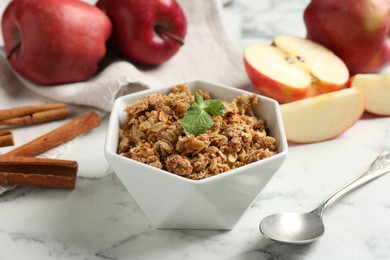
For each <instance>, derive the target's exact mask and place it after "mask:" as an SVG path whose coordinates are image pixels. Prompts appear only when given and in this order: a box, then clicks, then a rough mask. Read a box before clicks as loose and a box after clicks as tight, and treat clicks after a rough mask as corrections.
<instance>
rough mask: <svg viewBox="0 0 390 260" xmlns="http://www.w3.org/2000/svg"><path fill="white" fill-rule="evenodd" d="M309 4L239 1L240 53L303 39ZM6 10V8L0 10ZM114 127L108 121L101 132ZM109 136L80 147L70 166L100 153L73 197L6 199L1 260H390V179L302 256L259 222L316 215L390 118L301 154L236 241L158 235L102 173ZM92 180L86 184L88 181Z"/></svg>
mask: <svg viewBox="0 0 390 260" xmlns="http://www.w3.org/2000/svg"><path fill="white" fill-rule="evenodd" d="M308 2H309V1H308V0H290V1H278V0H261V1H259V0H234V1H233V2H232V3H231V4H229V5H227V6H226V7H225V8H224V15H225V16H224V19H225V22H226V28H227V29H228V30H229V33H230V35H231V36H232V38H233V39H234V40H235V42H236V43H237V45H238V46H240V47H241V48H244V47H245V46H247V45H248V44H251V43H269V42H270V41H271V40H272V38H273V37H274V36H275V35H277V34H279V33H291V34H295V35H300V36H304V35H305V26H304V24H303V20H302V13H303V10H304V8H305V6H306V5H307V3H308ZM0 7H1V4H0ZM106 124H107V121H106V120H105V121H104V122H103V127H102V129H104V126H105V125H106ZM104 136H105V132H104V131H102V130H101V131H98V132H96V133H94V136H93V138H92V137H91V136H90V137H87V138H85V139H81V141H80V142H76V144H74V147H72V148H71V149H69V150H68V151H66V152H65V155H63V157H64V158H75V159H77V158H83V159H85V150H84V149H83V147H85V146H87V145H93V147H95V148H96V149H94V150H95V153H96V154H93V156H96V157H94V158H98V160H96V162H98V163H97V164H93V163H91V164H90V165H81V168H80V171H82V172H84V171H85V172H88V171H95V172H99V173H100V174H99V176H103V177H101V178H80V179H79V181H78V187H77V189H75V190H73V191H63V190H53V189H42V188H34V187H17V188H15V189H14V190H12V191H9V192H6V193H4V194H2V195H1V196H0V259H1V260H3V259H4V260H8V259H18V260H19V259H40V260H45V259H69V260H76V259H169V260H170V259H183V260H184V259H206V260H207V259H227V260H230V259H231V260H233V259H234V260H235V259H245V260H252V259H256V260H258V259H267V260H268V259H269V260H283V259H288V260H301V259H310V260H312V259H314V260H321V259H325V260H328V259H347V260H348V259H362V260H363V259H364V260H370V259H372V260H377V259H390V244H389V241H390V221H389V219H390V200H389V195H388V193H389V192H388V191H389V188H388V187H390V174H389V175H385V176H383V177H381V178H380V179H377V180H374V181H373V182H371V183H369V184H367V185H365V186H363V187H361V188H359V189H358V190H356V191H354V192H352V193H351V194H348V195H346V196H345V197H343V198H341V199H340V200H338V201H337V202H336V203H335V204H334V205H332V206H331V207H330V208H329V209H328V210H327V212H326V213H325V230H326V231H325V234H324V236H323V237H321V238H320V239H319V240H318V241H317V242H315V243H313V244H309V245H304V246H291V245H284V244H279V243H275V242H272V241H269V240H267V239H265V238H264V237H262V236H261V235H260V232H259V229H258V225H259V223H260V220H261V219H262V218H264V217H266V216H268V215H270V214H273V213H276V212H284V211H291V212H307V211H309V210H313V209H314V208H315V207H316V206H317V205H318V204H319V203H321V202H322V201H323V199H324V198H326V197H327V196H328V195H329V194H330V193H332V192H333V191H335V190H336V189H338V188H339V187H340V186H341V185H343V184H345V183H346V182H347V181H349V180H351V179H352V178H353V177H355V176H356V175H357V174H358V173H360V172H361V171H363V170H364V169H366V167H367V166H368V165H369V164H370V163H371V162H372V161H373V160H374V159H375V158H376V157H377V156H378V155H379V153H381V152H382V151H384V150H390V118H389V117H374V116H369V115H365V116H364V117H363V118H362V119H361V120H359V121H358V122H357V123H356V125H355V126H353V127H352V128H351V129H350V130H348V131H347V132H345V133H344V134H343V135H341V136H339V137H338V138H336V139H334V140H329V141H326V142H321V143H316V144H307V145H294V144H290V149H289V155H288V158H287V160H286V162H285V163H284V165H283V166H282V167H281V168H280V169H279V171H278V172H277V173H276V175H275V176H274V177H273V178H272V179H271V181H270V182H269V184H268V185H267V187H266V188H265V189H264V190H263V192H262V193H261V194H260V195H259V196H258V197H257V199H256V200H255V201H254V203H253V204H252V206H251V207H250V208H249V209H248V211H247V212H246V213H245V214H244V216H243V217H242V218H241V219H240V221H239V222H238V224H237V225H236V226H235V227H234V228H233V229H232V230H231V231H207V230H204V231H200V230H160V229H155V228H154V227H152V226H151V225H150V223H149V221H148V220H147V219H146V217H145V216H144V214H143V213H142V211H141V210H140V208H139V207H138V205H137V204H136V203H135V202H134V200H133V199H132V198H131V196H130V195H129V194H128V193H127V191H126V190H125V188H124V186H123V185H122V184H121V182H120V181H119V180H118V178H117V177H116V175H114V174H113V172H112V170H111V169H107V165H106V164H105V163H104V157H103V154H102V151H103V142H99V143H97V144H96V143H94V142H93V140H97V139H99V140H103V139H104ZM84 176H88V174H84Z"/></svg>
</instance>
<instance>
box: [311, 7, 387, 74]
mask: <svg viewBox="0 0 390 260" xmlns="http://www.w3.org/2000/svg"><path fill="white" fill-rule="evenodd" d="M304 22H305V25H306V29H307V38H308V39H310V40H313V41H315V42H318V43H320V44H322V45H324V46H325V47H327V48H329V49H330V50H332V51H333V52H334V53H335V54H336V55H338V56H339V57H340V58H341V59H342V60H344V62H345V63H346V65H347V67H348V69H349V71H350V73H351V75H354V74H357V73H374V72H378V71H380V70H381V69H382V68H383V67H384V66H386V65H387V64H389V62H390V42H389V41H388V40H387V39H388V33H389V26H390V1H389V0H343V1H340V0H312V1H311V2H310V4H309V5H308V6H307V7H306V9H305V11H304Z"/></svg>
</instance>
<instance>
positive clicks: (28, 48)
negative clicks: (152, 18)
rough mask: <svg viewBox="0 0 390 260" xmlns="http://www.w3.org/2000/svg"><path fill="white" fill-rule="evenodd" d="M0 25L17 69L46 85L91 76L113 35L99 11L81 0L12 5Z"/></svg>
mask: <svg viewBox="0 0 390 260" xmlns="http://www.w3.org/2000/svg"><path fill="white" fill-rule="evenodd" d="M1 26H2V33H3V39H4V44H5V51H6V53H7V55H8V59H9V62H10V64H11V66H12V67H13V69H14V70H15V71H16V72H18V73H19V74H20V75H21V76H23V77H24V78H26V79H28V80H30V81H33V82H35V83H39V84H45V85H54V84H62V83H70V82H77V81H83V80H87V79H89V78H90V77H92V76H93V75H94V74H95V73H96V71H97V68H98V62H99V61H100V60H101V59H102V58H103V56H104V55H105V53H106V46H105V42H106V40H107V39H108V38H109V36H110V33H111V21H110V20H109V18H108V17H107V16H106V15H105V14H104V13H103V12H102V11H101V10H100V9H98V8H97V7H95V6H93V5H90V4H87V3H83V2H80V1H77V0H61V1H58V0H39V1H37V0H17V1H12V2H11V3H10V4H9V5H8V6H7V8H6V10H5V12H4V14H3V18H2V21H1Z"/></svg>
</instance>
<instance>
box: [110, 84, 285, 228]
mask: <svg viewBox="0 0 390 260" xmlns="http://www.w3.org/2000/svg"><path fill="white" fill-rule="evenodd" d="M185 83H187V84H188V86H189V88H190V89H191V91H192V92H194V91H195V90H196V89H202V90H204V91H207V92H209V93H210V94H211V96H212V97H213V98H218V99H221V100H226V101H231V100H233V99H234V98H235V97H237V96H238V95H240V94H243V93H249V92H246V91H243V90H240V89H238V88H233V87H228V86H224V85H221V84H216V83H212V82H208V81H202V80H192V81H188V82H185ZM170 88H171V87H166V88H161V89H151V90H146V91H141V92H137V93H134V94H129V95H126V96H122V97H120V98H118V99H117V100H116V101H115V103H114V106H113V109H112V112H111V116H110V120H109V125H108V131H107V137H106V143H105V156H106V159H107V161H108V163H109V164H110V166H111V167H112V168H113V170H114V171H115V173H116V174H117V175H118V177H119V179H120V180H121V181H122V183H123V184H124V186H125V187H126V188H127V190H128V191H129V193H130V194H131V196H132V197H133V199H134V200H135V201H136V203H137V204H138V206H139V207H140V208H141V209H142V211H143V212H144V214H145V215H146V217H147V218H148V219H149V220H150V222H151V223H152V225H153V226H154V227H156V228H169V229H222V230H229V229H231V228H233V227H234V225H235V224H236V223H237V222H238V220H239V219H240V218H241V216H242V215H243V214H244V213H245V211H246V210H247V209H248V208H249V207H250V205H251V204H252V203H253V201H254V200H255V199H256V197H257V196H258V195H259V193H260V192H261V190H262V189H263V188H264V186H265V185H266V184H267V182H268V181H269V180H270V179H271V177H272V176H273V175H274V174H275V172H276V171H277V170H278V168H279V167H280V166H281V165H282V163H283V162H284V160H285V158H286V156H287V141H286V137H285V133H284V128H283V124H282V119H281V115H280V111H279V105H278V103H277V102H276V101H275V100H273V99H269V98H266V97H263V96H260V95H259V96H258V99H259V102H258V105H257V106H256V107H255V108H254V111H255V114H256V115H257V116H258V117H261V118H263V119H265V120H266V124H267V127H268V128H269V132H270V134H271V135H272V136H273V137H275V138H276V140H277V142H276V146H277V149H278V154H276V155H274V156H272V157H269V158H266V159H263V160H260V161H257V162H254V163H251V164H248V165H245V166H243V167H240V168H237V169H233V170H230V171H227V172H224V173H222V174H219V175H216V176H212V177H208V178H205V179H202V180H190V179H186V178H184V177H181V176H178V175H175V174H172V173H169V172H167V171H164V170H161V169H158V168H155V167H152V166H149V165H146V164H143V163H140V162H137V161H134V160H132V159H129V158H125V157H123V156H120V155H118V154H117V153H116V151H117V145H118V131H119V129H120V126H121V125H122V124H123V123H124V122H125V120H126V113H125V112H124V109H125V107H126V106H127V105H129V104H132V103H134V102H135V101H136V100H138V99H140V98H142V97H144V96H145V95H148V94H152V93H161V94H167V93H168V92H169V90H170Z"/></svg>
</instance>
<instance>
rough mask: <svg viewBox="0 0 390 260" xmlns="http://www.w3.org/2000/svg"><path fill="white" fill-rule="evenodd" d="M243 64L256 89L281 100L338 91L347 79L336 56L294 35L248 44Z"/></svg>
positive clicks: (282, 101) (347, 76)
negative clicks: (263, 42) (267, 42)
mask: <svg viewBox="0 0 390 260" xmlns="http://www.w3.org/2000/svg"><path fill="white" fill-rule="evenodd" d="M244 64H245V68H246V71H247V74H248V76H249V78H250V79H251V81H252V83H253V84H254V85H255V86H256V87H257V88H258V89H259V91H260V92H261V93H262V94H263V95H266V96H268V97H271V98H274V99H276V100H277V101H278V102H280V103H287V102H292V101H296V100H299V99H304V98H307V97H311V96H316V95H319V94H322V93H328V92H331V91H336V90H340V89H341V88H343V87H344V85H345V83H346V82H347V81H348V79H349V72H348V69H347V67H346V65H345V64H344V62H343V61H342V60H341V59H340V58H339V57H337V56H336V55H335V54H334V53H332V52H331V51H329V50H328V49H327V48H325V47H323V46H321V45H319V44H317V43H315V42H312V41H310V40H307V39H303V38H300V37H296V36H289V35H279V36H277V37H275V38H274V40H273V43H272V45H261V44H254V45H250V46H248V47H247V48H246V49H245V52H244Z"/></svg>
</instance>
